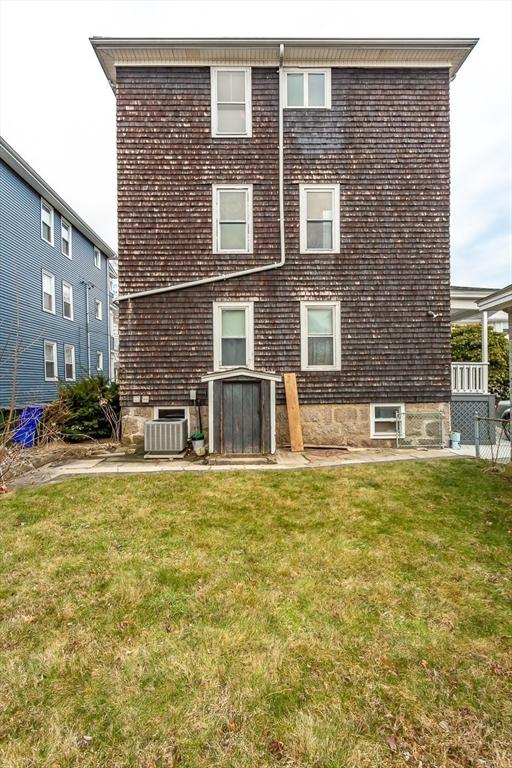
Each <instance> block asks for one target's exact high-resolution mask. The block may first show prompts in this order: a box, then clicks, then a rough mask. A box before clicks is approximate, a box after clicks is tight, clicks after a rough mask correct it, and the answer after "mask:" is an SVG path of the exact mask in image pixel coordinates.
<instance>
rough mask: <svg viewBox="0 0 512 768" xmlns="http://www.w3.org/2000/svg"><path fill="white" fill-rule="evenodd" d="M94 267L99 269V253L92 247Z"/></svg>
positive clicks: (97, 249) (98, 250)
mask: <svg viewBox="0 0 512 768" xmlns="http://www.w3.org/2000/svg"><path fill="white" fill-rule="evenodd" d="M94 266H95V267H96V268H97V269H101V251H100V249H99V248H96V246H94Z"/></svg>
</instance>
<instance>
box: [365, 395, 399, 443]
mask: <svg viewBox="0 0 512 768" xmlns="http://www.w3.org/2000/svg"><path fill="white" fill-rule="evenodd" d="M404 411H405V406H404V404H403V403H372V404H371V406H370V436H371V437H372V438H374V439H375V440H380V439H382V440H390V439H391V440H392V439H394V438H396V437H403V418H400V419H399V422H398V423H399V430H400V434H399V435H397V420H396V416H397V412H398V413H399V414H400V415H402V414H403V413H404Z"/></svg>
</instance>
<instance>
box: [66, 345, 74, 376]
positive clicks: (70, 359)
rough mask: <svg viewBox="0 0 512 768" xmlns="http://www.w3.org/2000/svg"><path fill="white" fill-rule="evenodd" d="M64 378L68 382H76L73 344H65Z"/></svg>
mask: <svg viewBox="0 0 512 768" xmlns="http://www.w3.org/2000/svg"><path fill="white" fill-rule="evenodd" d="M64 378H65V379H66V381H74V380H75V379H76V373H75V348H74V346H73V344H64Z"/></svg>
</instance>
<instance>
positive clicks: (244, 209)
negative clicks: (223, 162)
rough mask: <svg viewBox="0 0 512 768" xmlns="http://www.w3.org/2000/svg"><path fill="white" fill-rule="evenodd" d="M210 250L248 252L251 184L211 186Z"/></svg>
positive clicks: (250, 229) (249, 250) (250, 231)
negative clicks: (211, 219)
mask: <svg viewBox="0 0 512 768" xmlns="http://www.w3.org/2000/svg"><path fill="white" fill-rule="evenodd" d="M212 218H213V251H214V253H252V185H251V184H245V185H242V184H233V185H228V184H216V185H214V187H213V217H212Z"/></svg>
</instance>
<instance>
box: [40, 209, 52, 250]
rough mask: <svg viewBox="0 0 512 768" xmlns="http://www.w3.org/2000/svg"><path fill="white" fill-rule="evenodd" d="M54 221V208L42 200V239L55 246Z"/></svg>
mask: <svg viewBox="0 0 512 768" xmlns="http://www.w3.org/2000/svg"><path fill="white" fill-rule="evenodd" d="M53 219H54V213H53V208H52V206H51V205H50V203H47V202H46V200H43V198H41V239H42V240H44V241H45V243H48V244H49V245H53Z"/></svg>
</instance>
